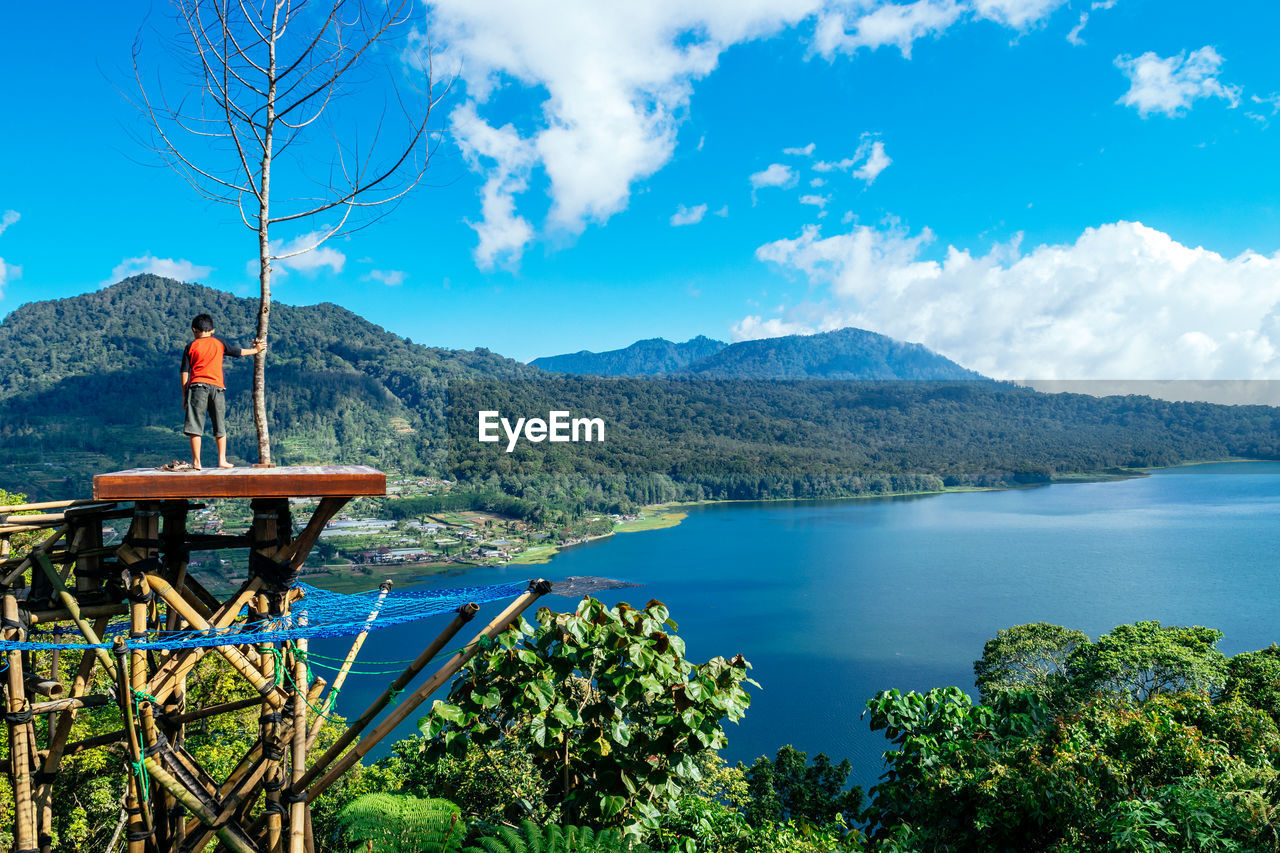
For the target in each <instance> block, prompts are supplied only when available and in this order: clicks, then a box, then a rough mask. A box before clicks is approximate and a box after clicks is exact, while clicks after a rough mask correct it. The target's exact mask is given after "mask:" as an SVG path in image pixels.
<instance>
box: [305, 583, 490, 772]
mask: <svg viewBox="0 0 1280 853" xmlns="http://www.w3.org/2000/svg"><path fill="white" fill-rule="evenodd" d="M479 610H480V607H479V605H477V604H475V603H469V604H464V605H462V606H461V607H459V608H458V614H457V615H456V616H454V617H453V621H451V622H450V623H449V624H448V625H447V626H445V629H444V630H443V631H441V632H440V634H439V635H438V636H437V637H436V638H435V639H434V640H432V641H431V644H430V645H428V646H427V647H426V648H425V649H423V650H422V653H421V654H419V655H418V657H417V658H416V659H414V661H413V663H411V664H409V665H408V666H407V667H405V670H404V672H402V673H400V674H399V675H398V676H396V680H395V681H393V682H391V684H389V685H387V689H386V690H383V691H382V695H380V696H379V697H378V698H377V699H374V700H373V702H372V703H370V705H369V707H368V708H365V709H364V712H363V713H362V714H361V715H360V716H359V717H357V718H356V719H355V720H354V721H353V722H352V723H350V724H349V725H348V726H347V729H346V731H344V732H343V733H342V734H341V735H340V736H339V737H338V739H337V740H336V741H335V742H334V743H333V744H332V745H331V746H330V747H329V748H328V749H327V750H325V752H324V754H323V755H321V756H320V757H319V758H317V759H316V760H315V763H314V764H312V766H311V769H310V770H309V771H308V772H307V773H306V775H304V776H303V778H302V783H301V784H303V785H304V786H305V785H308V784H310V783H311V781H312V780H313V779H314V778H315V777H316V776H318V775H319V774H320V773H322V772H324V769H325V768H326V767H327V766H328V765H329V764H330V763H331V762H332V761H334V760H335V759H336V758H337V757H338V756H340V755H342V753H343V751H344V750H345V749H346V748H347V747H348V746H350V745H351V744H352V743H353V742H354V741H355V739H356V738H358V737H359V736H360V734H361V732H363V731H364V730H365V729H366V728H368V726H369V723H371V722H373V719H374V718H375V717H377V716H378V715H379V714H381V713H382V711H383V709H384V708H386V707H387V706H388V705H390V704H391V700H392V699H394V698H395V697H396V696H399V695H400V694H401V693H402V692H403V691H404V689H405V688H406V687H408V686H409V683H410V682H412V681H413V679H415V678H417V677H418V673H420V672H422V670H423V669H424V668H425V667H426V665H427V664H429V663H431V660H432V659H433V658H434V657H435V656H436V655H438V654H440V650H441V649H443V648H444V647H445V646H446V645H447V644H448V643H449V642H451V641H452V640H453V638H454V636H456V635H457V633H458V632H459V631H461V630H462V628H463V626H464V625H466V624H467V623H468V622H470V621H471V620H472V619H473V618H474V617H475V615H476V613H477V612H478V611H479Z"/></svg>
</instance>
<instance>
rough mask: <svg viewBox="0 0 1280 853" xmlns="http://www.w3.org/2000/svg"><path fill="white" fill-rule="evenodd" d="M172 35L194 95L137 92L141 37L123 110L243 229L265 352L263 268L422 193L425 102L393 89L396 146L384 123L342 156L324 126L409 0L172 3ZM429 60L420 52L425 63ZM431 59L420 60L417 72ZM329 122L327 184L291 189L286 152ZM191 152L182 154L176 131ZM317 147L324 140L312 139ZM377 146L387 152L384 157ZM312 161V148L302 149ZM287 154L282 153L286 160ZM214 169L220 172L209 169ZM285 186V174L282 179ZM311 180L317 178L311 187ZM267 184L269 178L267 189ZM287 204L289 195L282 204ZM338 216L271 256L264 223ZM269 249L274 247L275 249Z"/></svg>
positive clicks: (262, 412)
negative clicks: (252, 254)
mask: <svg viewBox="0 0 1280 853" xmlns="http://www.w3.org/2000/svg"><path fill="white" fill-rule="evenodd" d="M171 2H172V3H173V7H174V10H175V15H174V18H175V21H176V25H177V26H176V28H175V29H176V34H175V35H176V38H175V40H174V42H173V46H172V48H171V53H172V54H173V55H174V56H175V57H177V58H178V59H179V60H180V61H181V62H182V63H183V65H184V67H185V68H186V70H187V71H188V73H189V75H190V78H191V82H192V86H193V89H194V91H195V92H197V93H198V95H199V98H198V99H196V100H195V101H194V102H189V101H188V99H187V98H183V99H181V100H180V101H179V102H178V103H176V104H172V103H170V102H169V101H168V100H167V99H166V98H165V94H164V88H163V87H162V86H157V87H156V88H155V94H154V95H153V94H151V93H149V91H148V88H147V86H146V85H145V83H144V75H143V73H142V70H141V66H140V61H139V56H140V52H141V31H140V32H139V35H138V36H137V37H136V38H135V39H134V44H133V52H132V61H133V74H134V83H135V85H136V87H137V93H138V94H137V95H136V96H134V97H130V98H129V100H130V102H131V103H133V104H134V106H135V107H136V108H137V109H138V110H139V112H140V113H141V115H142V117H143V118H144V120H145V123H146V125H147V127H148V128H149V130H150V132H151V134H152V137H153V138H152V142H151V143H150V144H149V146H148V147H150V149H151V150H152V151H153V152H154V153H155V154H156V155H157V157H158V158H159V160H160V161H161V162H163V163H164V164H165V165H166V166H168V167H169V168H171V169H173V171H175V172H176V173H177V174H178V175H179V176H180V177H181V178H182V179H183V180H185V181H186V182H187V183H188V184H190V185H191V187H192V188H193V189H194V190H195V191H196V193H197V194H198V195H200V196H201V197H202V198H206V199H209V200H211V201H216V202H219V203H222V204H228V205H234V206H235V208H236V212H237V214H238V215H239V217H240V221H241V222H242V223H243V224H244V226H245V227H246V228H248V229H250V230H252V231H254V232H256V236H257V240H258V268H259V285H260V290H261V299H260V302H259V314H258V337H259V338H260V339H262V340H263V342H265V341H266V338H267V336H268V334H269V328H270V327H269V318H270V311H271V271H272V263H273V262H274V261H281V260H286V259H288V258H293V257H297V256H298V255H302V254H305V253H306V252H309V251H314V250H315V249H317V248H319V247H320V246H321V245H322V244H323V243H324V242H325V241H327V240H330V239H332V238H333V237H334V236H336V235H338V234H349V233H353V232H355V231H359V230H361V229H363V228H366V227H368V226H369V225H371V224H372V223H374V222H377V221H379V220H380V219H382V218H383V216H385V215H387V214H388V213H389V212H390V211H391V210H392V209H394V207H395V206H396V203H397V202H398V201H399V200H400V199H402V198H404V197H405V195H407V194H408V193H409V192H410V191H411V190H413V189H414V188H415V187H417V186H418V184H419V183H421V182H422V179H423V176H424V175H425V174H426V170H427V164H428V162H429V161H430V158H431V154H432V152H433V150H434V148H433V146H432V144H431V142H430V139H429V135H428V134H429V133H430V131H429V124H428V121H429V119H430V115H431V110H432V108H433V107H434V106H435V104H436V103H437V101H434V100H433V99H432V97H431V86H430V79H429V74H430V73H431V72H430V70H428V94H427V97H426V98H425V102H424V103H423V104H422V105H421V108H420V109H411V108H410V107H409V106H408V105H407V104H406V102H405V99H404V97H403V96H402V93H401V91H400V89H399V87H398V86H396V84H395V79H394V76H393V77H392V80H391V85H392V89H393V91H394V92H395V96H396V99H397V101H398V104H399V108H400V112H401V114H402V115H403V117H404V119H405V137H404V138H403V141H402V143H401V144H397V145H394V146H390V145H388V144H387V143H385V142H384V139H383V132H384V130H385V124H386V115H385V114H384V116H383V117H382V119H380V120H379V121H378V122H377V125H376V127H375V131H374V133H373V136H372V139H371V140H370V141H369V142H368V143H367V144H360V141H359V138H358V136H357V137H356V145H355V146H354V147H353V148H352V149H351V150H350V151H348V146H347V145H344V144H343V139H342V135H341V134H339V133H338V132H337V131H336V130H335V129H334V125H333V121H332V117H331V111H333V110H334V106H335V104H336V103H339V102H340V101H342V96H343V95H344V94H345V90H346V87H345V86H344V84H345V83H349V82H350V79H351V77H352V76H353V75H354V74H355V73H356V69H357V68H361V67H364V65H365V64H366V63H368V62H372V61H373V57H374V56H375V47H377V46H378V45H382V44H388V43H391V42H394V41H395V40H396V39H398V38H399V34H400V31H401V28H402V27H403V26H404V25H405V24H406V23H408V21H409V19H410V16H411V14H412V11H413V5H412V0H395V2H391V3H385V4H384V3H383V2H380V0H368V2H367V3H366V2H362V0H327V3H326V5H325V6H323V7H321V8H317V9H313V8H311V7H310V6H309V5H308V2H307V0H171ZM428 54H429V52H428ZM429 63H430V56H429V55H428V66H429ZM322 121H323V122H324V123H326V124H327V125H328V126H329V128H330V133H331V135H332V137H333V138H332V146H331V149H330V151H331V154H330V156H329V158H328V167H329V168H328V176H327V178H322V179H321V180H317V181H315V183H317V184H318V185H319V186H320V187H321V192H320V193H319V194H318V195H314V196H312V197H306V196H311V193H303V194H302V195H299V194H298V193H296V192H293V191H291V190H292V189H293V187H292V186H291V184H296V183H297V182H298V180H299V179H301V180H303V181H310V180H311V176H309V175H307V174H306V172H305V169H303V168H300V166H301V157H300V156H299V154H298V153H297V152H295V151H294V150H293V146H294V145H295V144H296V143H298V142H301V141H302V140H303V139H314V138H315V137H314V136H313V135H311V136H309V135H308V134H314V130H311V128H312V126H313V125H316V124H317V123H320V122H322ZM177 132H181V134H182V135H184V136H186V137H187V138H189V139H191V140H192V141H193V142H196V143H198V144H197V145H196V146H194V147H192V148H190V149H187V150H184V148H183V147H182V146H179V145H178V142H177V139H175V136H174V134H175V133H177ZM321 138H322V137H321ZM384 148H391V150H390V151H384ZM308 150H310V149H308ZM286 152H288V156H287V157H286V156H285V154H286ZM210 163H218V164H220V165H209V164H210ZM274 166H282V167H286V168H285V171H284V172H283V173H282V174H283V175H284V177H285V180H284V183H283V186H284V190H283V196H282V191H281V190H280V189H278V188H276V189H274V190H273V178H275V177H276V176H275V175H274V171H273V167H274ZM289 167H292V171H293V172H294V174H295V175H296V177H290V168H289ZM317 177H321V176H317ZM277 183H279V180H278V179H277ZM284 196H291V197H284ZM339 208H340V209H341V214H342V215H341V217H340V218H339V220H338V222H337V224H336V225H333V226H330V225H324V226H322V228H321V229H320V230H319V231H313V232H312V233H313V234H315V235H316V236H314V237H313V238H312V239H310V240H308V241H307V243H308V245H306V246H305V247H299V248H297V249H293V250H290V251H289V252H287V253H285V254H280V255H273V254H272V253H271V243H272V239H271V235H270V231H271V228H272V226H280V225H282V224H285V223H296V222H300V221H302V220H306V219H309V218H312V217H316V216H320V215H323V214H325V213H328V212H330V211H335V210H338V209H339ZM276 245H277V246H282V245H283V244H282V243H281V242H279V241H278V240H277V241H276ZM264 368H265V359H264V357H263V355H262V354H259V355H257V356H255V360H254V382H253V400H254V423H255V425H256V427H257V431H258V456H259V461H260V462H261V463H263V464H269V463H270V461H271V449H270V442H269V430H268V427H267V422H266V404H265V397H264V391H263V386H264V383H265V379H264V376H265V374H264Z"/></svg>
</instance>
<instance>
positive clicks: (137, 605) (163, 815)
mask: <svg viewBox="0 0 1280 853" xmlns="http://www.w3.org/2000/svg"><path fill="white" fill-rule="evenodd" d="M151 523H152V524H153V525H154V523H155V521H154V519H152V522H151ZM129 587H130V592H131V593H132V603H131V607H130V608H129V636H130V637H132V638H133V639H135V640H142V639H145V638H146V636H147V603H146V600H145V599H146V598H147V597H148V593H150V589H149V588H148V586H147V581H146V579H145V578H143V577H142V576H141V575H134V576H133V577H132V579H131V581H130V585H129ZM129 686H130V689H131V692H132V694H133V699H134V701H135V702H136V703H137V706H138V717H139V722H140V723H141V726H142V738H143V739H144V740H145V742H146V745H147V746H148V747H151V746H155V744H156V742H157V741H158V738H157V737H156V721H155V716H154V713H153V711H152V707H151V700H150V699H148V698H145V697H146V693H147V690H146V688H147V652H146V649H139V648H135V649H133V651H132V653H131V657H130V666H129ZM126 728H127V724H126ZM162 790H163V789H162V788H160V786H158V785H157V786H156V790H155V791H152V792H150V793H149V794H148V795H147V796H148V800H147V806H146V807H147V808H148V809H149V808H150V804H151V803H153V802H154V801H155V797H156V795H157V794H158V793H159V792H160V791H162ZM169 805H170V803H169V802H168V797H167V796H165V797H163V798H162V800H161V811H160V815H159V816H158V818H157V817H155V816H152V819H151V827H154V828H155V829H156V832H157V837H156V843H157V845H159V846H160V847H161V848H163V847H164V846H165V844H166V842H167V841H168V832H167V829H168V807H169Z"/></svg>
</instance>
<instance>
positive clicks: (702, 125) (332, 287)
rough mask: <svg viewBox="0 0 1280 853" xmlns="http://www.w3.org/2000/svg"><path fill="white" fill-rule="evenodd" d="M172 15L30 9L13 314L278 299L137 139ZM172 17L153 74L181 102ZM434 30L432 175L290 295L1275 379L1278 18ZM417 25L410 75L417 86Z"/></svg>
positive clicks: (793, 15)
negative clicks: (118, 302)
mask: <svg viewBox="0 0 1280 853" xmlns="http://www.w3.org/2000/svg"><path fill="white" fill-rule="evenodd" d="M148 8H149V7H148V5H147V4H141V3H139V4H97V3H83V2H82V3H72V4H70V5H69V6H68V7H66V14H65V15H64V16H63V17H62V18H61V19H60V20H59V21H58V22H57V27H58V29H57V37H56V41H55V40H54V39H53V38H52V37H45V36H43V35H42V34H44V33H47V32H49V31H50V25H49V21H48V20H47V17H46V16H43V15H41V14H40V12H39V10H38V9H36V8H35V7H34V6H32V5H31V4H20V6H19V7H17V8H15V9H14V10H12V11H11V13H10V14H11V16H13V17H15V18H16V20H14V21H13V22H12V27H13V28H12V30H11V31H12V32H19V33H30V34H33V37H31V38H27V39H22V40H16V39H14V40H11V43H10V44H9V46H8V49H7V50H6V52H5V53H4V55H3V56H0V73H3V79H4V80H5V92H6V98H5V101H6V105H7V107H8V110H7V113H8V121H7V122H6V125H7V128H6V132H5V133H3V134H0V153H2V154H3V162H4V164H5V166H4V181H3V183H2V184H0V216H3V217H4V218H3V220H0V222H3V223H7V224H6V225H5V226H4V227H3V229H2V230H0V259H2V261H0V263H2V264H3V266H2V267H0V312H3V313H7V312H8V311H11V310H13V309H14V308H16V307H17V306H18V305H20V304H22V303H24V302H27V301H31V300H34V299H45V298H53V297H62V296H71V295H74V294H77V293H83V292H86V291H90V290H93V289H95V288H97V287H100V286H102V285H103V284H104V283H110V282H112V281H114V280H116V279H117V278H119V277H120V276H121V275H124V274H128V273H130V272H136V271H142V270H150V271H157V272H167V273H171V274H175V275H176V276H177V277H183V278H189V279H191V280H198V281H201V282H202V283H205V284H209V285H211V286H214V287H219V288H223V289H226V290H229V291H232V292H235V293H238V294H241V295H245V296H248V295H253V294H254V293H256V288H257V285H256V279H255V278H254V277H253V276H251V275H250V274H248V272H247V271H246V264H247V263H248V262H249V261H250V260H251V259H253V258H254V257H255V253H256V237H255V235H254V234H253V233H251V232H249V231H247V230H245V229H244V227H243V226H242V225H240V224H239V221H238V219H235V220H233V219H232V216H231V215H228V211H227V210H226V209H224V208H222V207H219V206H216V205H211V204H209V203H207V202H204V201H201V200H200V199H199V198H198V197H197V196H196V195H195V194H194V193H193V192H192V191H191V189H190V188H189V187H188V186H187V185H186V184H185V183H184V182H183V181H181V180H180V179H179V178H178V177H177V176H176V175H174V174H172V173H171V172H169V171H167V170H165V169H163V168H157V167H156V166H155V160H154V158H152V157H150V155H149V154H148V153H147V152H146V151H145V150H144V149H143V148H142V147H141V146H140V145H139V144H138V143H137V141H136V139H135V138H134V137H136V136H137V135H138V133H139V132H140V131H141V130H143V128H142V126H141V124H140V122H139V118H138V116H137V114H136V113H135V112H134V111H133V108H132V107H131V106H130V105H129V103H128V102H127V101H126V100H125V98H124V97H123V95H122V94H121V91H120V90H124V91H126V92H128V91H130V87H131V85H132V83H131V76H130V70H129V53H130V45H131V43H132V42H133V38H134V34H135V32H136V31H137V30H138V28H139V27H140V26H144V19H146V16H147V9H148ZM163 9H164V7H163V6H157V7H156V11H155V12H153V14H152V16H151V18H150V19H148V20H147V23H146V24H145V27H144V31H143V32H144V39H143V53H142V62H143V65H144V67H145V68H146V69H147V71H148V74H149V75H150V76H149V78H148V79H149V80H152V81H155V80H159V81H161V82H162V83H163V85H164V86H165V87H166V89H168V90H169V91H171V92H179V91H181V89H182V87H183V85H184V84H185V78H183V77H182V75H181V74H180V73H179V69H178V68H177V67H176V66H175V65H174V63H173V62H172V61H171V60H169V59H167V58H166V55H165V54H164V52H163V50H162V46H161V44H160V42H159V36H160V35H161V34H163V33H165V32H172V30H171V29H170V26H171V24H170V22H169V21H167V19H165V18H164V16H163V15H162V14H161V13H162V12H163ZM1081 24H1083V26H1081ZM414 26H415V27H416V31H415V32H416V35H417V36H420V35H421V34H422V33H423V32H429V33H430V36H431V41H432V43H433V44H434V46H435V48H436V51H437V52H436V56H435V68H436V69H437V70H438V71H440V72H441V73H442V76H444V74H445V72H447V73H448V74H449V76H452V77H453V78H454V79H453V81H452V85H451V86H450V88H449V90H448V93H447V94H446V95H445V96H444V97H443V99H442V100H441V101H440V102H439V103H438V104H437V105H436V107H435V109H434V111H433V113H432V120H431V121H432V127H433V130H435V131H436V132H437V133H436V135H435V137H434V138H435V139H436V140H437V141H438V143H439V144H438V146H437V147H436V149H435V153H434V155H433V159H432V161H431V164H430V167H429V169H428V172H427V176H426V180H425V181H424V184H423V185H422V186H420V187H419V188H418V189H417V190H416V191H415V192H414V193H413V194H412V195H411V196H410V197H409V198H408V199H407V200H406V201H405V202H404V203H403V204H401V205H400V206H399V207H398V208H397V209H396V210H395V211H394V212H393V213H392V214H391V215H390V216H389V217H387V218H386V219H384V220H382V221H380V222H378V223H376V224H374V225H373V226H371V227H369V228H367V229H365V230H363V231H360V232H357V233H356V234H354V235H351V236H350V237H345V238H339V239H337V240H334V241H331V242H330V243H328V244H326V246H325V247H324V249H323V250H322V252H321V253H319V254H316V255H313V256H311V257H310V258H307V259H305V260H304V262H303V263H301V264H295V267H294V268H293V269H289V270H286V274H285V275H283V276H278V277H277V280H276V286H275V288H274V290H275V296H276V298H277V299H279V300H282V301H286V302H292V303H312V302H319V301H332V302H336V303H339V304H341V305H344V306H346V307H348V308H351V309H352V310H354V311H357V312H359V313H361V314H362V315H364V316H366V317H368V318H369V319H371V320H373V321H374V322H377V323H379V324H381V325H383V326H385V327H387V328H388V329H390V330H392V331H395V332H397V333H400V334H403V335H407V336H409V337H411V338H412V339H413V340H415V341H417V342H421V343H428V344H432V345H437V346H447V347H463V348H471V347H476V346H485V347H488V348H490V349H493V350H495V351H497V352H501V353H503V354H506V355H510V356H512V357H515V358H520V359H522V360H528V359H531V358H533V357H536V356H539V355H549V354H554V353H559V352H565V351H572V350H577V349H584V348H586V349H608V348H613V347H618V346H624V345H626V344H628V343H630V342H632V341H634V340H636V339H639V338H644V337H653V336H663V337H667V338H671V339H677V340H684V339H686V338H689V337H692V336H694V335H697V334H706V335H709V336H712V337H719V338H721V339H726V340H732V339H741V338H747V337H760V336H766V335H773V334H784V333H806V332H813V331H820V330H825V329H831V328H839V327H841V326H846V325H856V326H861V327H864V328H870V329H873V330H875V331H879V332H883V333H885V334H889V335H892V336H894V337H898V338H902V339H907V340H915V341H920V342H922V343H925V344H926V345H928V346H931V347H933V348H934V349H937V350H939V351H940V352H943V353H944V354H946V355H948V356H950V357H952V358H955V359H956V360H958V361H960V362H961V363H963V364H965V365H966V366H970V367H974V368H976V369H979V370H982V371H983V372H986V373H988V374H990V375H995V376H1003V377H1028V376H1032V377H1046V378H1065V379H1075V378H1151V379H1183V378H1231V379H1256V378H1269V379H1277V378H1280V308H1278V305H1280V210H1278V209H1277V206H1276V202H1275V199H1277V198H1280V174H1278V172H1277V170H1278V168H1280V167H1278V166H1277V158H1276V157H1275V154H1274V152H1275V150H1276V144H1277V141H1280V137H1277V136H1276V134H1277V133H1278V132H1280V115H1277V106H1278V105H1280V65H1277V64H1276V63H1275V62H1274V60H1273V59H1272V57H1273V55H1274V48H1273V46H1272V45H1271V44H1270V42H1271V41H1272V39H1271V38H1270V35H1269V34H1271V33H1274V32H1275V31H1276V29H1277V26H1280V8H1277V7H1276V6H1275V4H1271V3H1265V2H1241V3H1237V4H1229V5H1228V6H1226V7H1224V8H1221V9H1217V8H1215V9H1214V10H1213V11H1212V12H1209V11H1207V10H1206V7H1205V6H1204V5H1203V4H1201V3H1189V2H1188V3H1182V2H1154V0H1114V2H1101V3H1099V2H1077V0H1071V2H1060V0H917V2H914V3H907V4H892V3H884V2H880V0H843V2H837V0H826V2H823V0H749V2H748V0H733V2H721V0H681V1H680V2H676V0H670V2H668V0H654V2H651V3H647V4H639V5H638V6H637V5H636V4H601V3H573V2H540V3H530V2H519V3H517V2H514V0H512V2H480V1H479V0H447V2H443V3H440V4H437V5H435V6H432V7H429V8H422V7H419V9H418V16H417V18H416V21H415V24H414ZM421 43H422V40H421V39H420V38H417V37H415V35H414V34H411V33H409V32H408V30H407V28H406V30H405V32H404V38H402V39H401V40H400V41H399V42H398V43H396V44H394V45H392V46H390V47H389V48H388V50H387V51H385V52H384V54H383V57H382V58H383V59H384V60H385V61H386V67H387V68H389V69H390V70H391V71H392V73H394V74H397V75H404V79H405V80H406V81H408V82H415V81H416V82H420V80H421V78H420V76H419V72H417V71H415V70H414V64H413V62H412V61H410V60H412V59H413V58H414V56H416V55H419V54H416V53H415V51H416V50H418V49H419V47H420V45H421ZM385 97H386V89H385V87H383V86H381V85H380V84H379V81H378V80H377V79H376V78H374V79H371V81H370V83H369V85H367V86H366V87H365V88H364V89H361V90H359V91H358V92H357V93H356V94H354V95H352V97H351V98H349V99H348V101H347V103H346V106H345V107H344V109H345V110H346V111H345V112H340V113H339V118H340V119H342V120H344V121H346V124H341V125H340V127H339V129H340V131H342V132H347V133H350V132H363V133H365V134H366V135H367V133H368V132H369V130H368V124H369V120H370V116H372V115H374V114H376V112H377V110H378V109H379V106H380V104H381V103H382V102H383V99H384V98H385ZM810 146H811V147H810ZM232 215H233V214H232ZM681 223H683V224H681ZM323 224H326V223H324V222H315V223H312V224H310V225H305V226H303V227H301V228H296V229H294V230H288V229H287V228H283V227H282V228H280V229H279V230H277V231H276V232H275V234H277V235H278V236H279V237H280V238H281V239H282V240H283V241H285V242H288V241H290V240H293V239H295V238H298V237H299V236H300V235H304V234H305V233H307V232H309V231H310V230H313V229H315V228H317V227H319V226H321V225H323ZM388 282H391V283H388ZM187 319H188V318H175V323H185V322H186V320H187Z"/></svg>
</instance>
